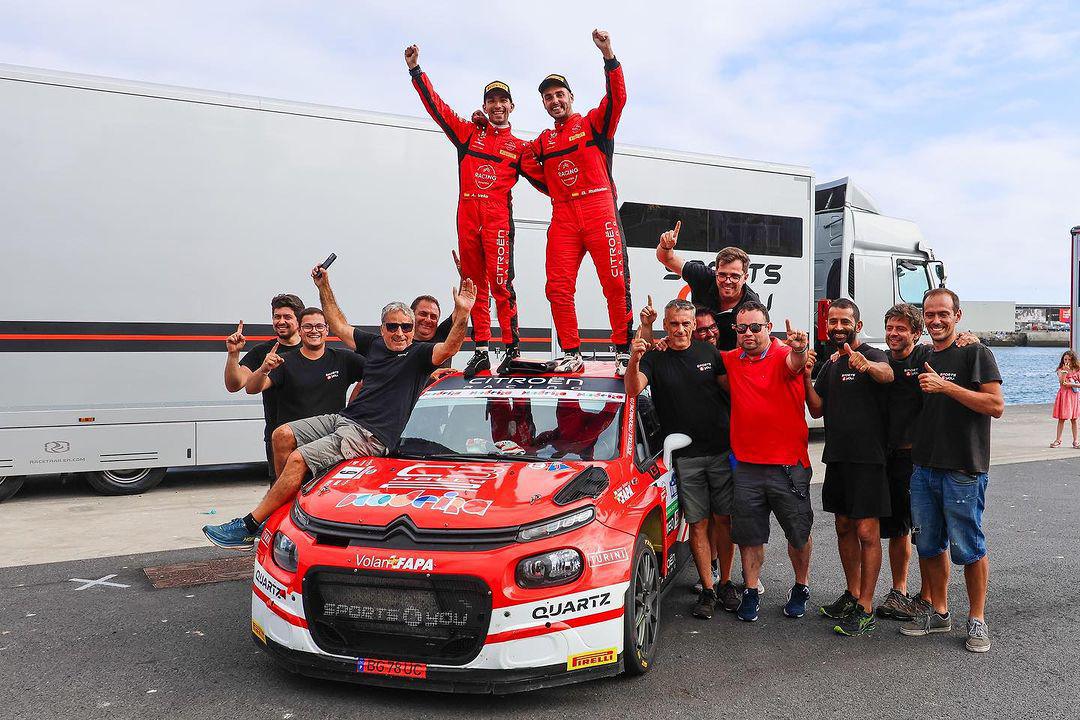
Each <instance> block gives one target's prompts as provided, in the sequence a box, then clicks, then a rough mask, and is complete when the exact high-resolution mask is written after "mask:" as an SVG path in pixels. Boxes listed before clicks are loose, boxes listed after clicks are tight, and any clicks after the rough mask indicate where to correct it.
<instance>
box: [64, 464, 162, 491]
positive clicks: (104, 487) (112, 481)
mask: <svg viewBox="0 0 1080 720" xmlns="http://www.w3.org/2000/svg"><path fill="white" fill-rule="evenodd" d="M82 476H83V479H84V480H86V484H87V485H89V486H90V487H91V489H93V490H94V491H96V492H98V493H101V494H102V495H138V494H140V493H144V492H146V491H147V490H150V489H151V488H154V487H157V484H158V483H159V482H161V480H162V478H164V477H165V468H133V469H131V470H100V471H97V472H88V473H83V474H82Z"/></svg>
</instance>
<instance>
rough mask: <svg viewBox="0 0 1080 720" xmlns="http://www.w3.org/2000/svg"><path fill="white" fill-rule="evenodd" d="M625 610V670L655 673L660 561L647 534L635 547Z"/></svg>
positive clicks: (658, 630)
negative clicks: (653, 666)
mask: <svg viewBox="0 0 1080 720" xmlns="http://www.w3.org/2000/svg"><path fill="white" fill-rule="evenodd" d="M623 608H624V612H623V670H624V671H625V672H626V674H627V675H642V674H644V673H647V672H648V671H649V670H650V669H652V664H653V658H654V657H655V655H656V647H657V644H658V643H659V641H660V561H659V560H657V558H656V551H655V550H654V549H653V546H652V543H651V542H649V539H648V538H647V537H645V535H644V534H642V535H638V538H637V541H636V542H635V543H634V555H633V558H632V560H631V564H630V586H629V587H628V588H627V589H626V602H625V604H624V606H623Z"/></svg>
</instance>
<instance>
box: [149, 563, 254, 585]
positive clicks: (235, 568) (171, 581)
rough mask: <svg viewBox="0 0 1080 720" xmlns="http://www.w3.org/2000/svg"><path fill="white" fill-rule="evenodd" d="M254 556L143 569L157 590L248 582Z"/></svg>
mask: <svg viewBox="0 0 1080 720" xmlns="http://www.w3.org/2000/svg"><path fill="white" fill-rule="evenodd" d="M254 563H255V557H254V555H242V556H240V557H230V558H219V559H217V560H207V561H205V562H190V563H177V564H175V565H158V566H156V567H148V568H143V572H145V573H146V577H147V578H149V579H150V584H151V585H153V586H154V587H155V588H156V589H158V590H163V589H165V588H178V587H191V586H192V585H206V584H208V583H216V582H226V581H229V580H250V579H251V573H252V570H253V568H254Z"/></svg>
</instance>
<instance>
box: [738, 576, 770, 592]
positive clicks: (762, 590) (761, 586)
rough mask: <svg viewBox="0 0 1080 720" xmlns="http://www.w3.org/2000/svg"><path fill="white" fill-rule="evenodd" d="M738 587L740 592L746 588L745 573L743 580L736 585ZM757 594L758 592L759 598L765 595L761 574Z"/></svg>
mask: <svg viewBox="0 0 1080 720" xmlns="http://www.w3.org/2000/svg"><path fill="white" fill-rule="evenodd" d="M736 587H737V588H739V592H742V591H743V590H745V589H746V576H745V575H743V579H742V582H741V583H739V584H738V585H736ZM757 594H758V597H759V598H760V597H764V596H765V586H764V585H762V584H761V577H760V576H759V577H758V581H757Z"/></svg>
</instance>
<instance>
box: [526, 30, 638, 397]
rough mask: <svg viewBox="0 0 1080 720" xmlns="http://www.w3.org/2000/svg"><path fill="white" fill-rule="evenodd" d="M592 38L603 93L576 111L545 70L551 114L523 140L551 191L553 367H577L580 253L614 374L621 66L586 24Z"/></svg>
mask: <svg viewBox="0 0 1080 720" xmlns="http://www.w3.org/2000/svg"><path fill="white" fill-rule="evenodd" d="M592 39H593V42H594V43H595V44H596V47H597V48H599V49H600V52H601V53H603V55H604V75H605V79H606V81H607V83H606V84H607V93H606V94H605V95H604V99H603V100H601V101H600V105H599V106H597V108H596V109H595V110H590V111H589V113H588V114H587V115H585V116H584V117H582V116H581V115H580V114H578V113H575V112H574V109H573V102H574V94H573V93H572V92H571V91H570V84H569V83H568V82H567V80H566V78H565V77H563V76H562V75H548V76H547V77H546V78H544V81H543V82H542V83H540V96H541V99H542V100H543V103H544V109H545V110H547V113H548V115H550V116H551V117H552V118H553V119H554V120H555V128H554V129H550V130H545V131H544V132H542V133H540V136H539V137H538V138H536V139H535V140H533V141H532V142H530V143H529V149H528V152H527V153H526V155H527V156H528V155H529V154H532V155H535V157H536V159H537V160H538V161H539V162H540V163H541V164H543V167H544V178H545V181H546V183H547V188H548V191H549V193H550V194H551V204H552V212H551V225H550V226H549V227H548V242H547V287H546V292H547V298H548V301H549V302H550V303H551V315H552V317H553V318H554V320H555V331H556V333H557V334H558V336H559V346H560V347H561V348H562V350H563V353H564V356H563V358H562V359H561V360H560V361H559V363H558V366H557V367H556V372H575V371H577V370H579V369H581V368H582V367H583V362H582V359H581V338H580V337H579V335H578V323H577V312H576V311H575V309H574V293H575V291H576V289H577V276H578V269H579V268H580V267H581V261H582V259H584V257H585V253H586V252H587V253H589V255H590V256H592V261H593V264H594V265H595V266H596V272H597V275H598V276H599V278H600V286H601V288H602V289H603V291H604V298H605V299H606V300H607V307H608V318H609V320H610V321H611V342H612V343H613V344H614V345H615V352H616V356H615V359H616V363H615V372H616V374H617V375H619V376H620V377H621V376H622V375H623V374H624V373H625V372H626V366H627V364H628V363H629V362H630V330H631V326H632V324H633V313H632V310H631V302H630V267H629V264H628V263H627V258H626V248H625V246H624V245H623V238H622V228H621V225H620V222H619V212H618V209H617V206H616V196H615V183H614V181H613V180H612V177H611V162H612V155H613V153H614V149H615V128H616V126H618V124H619V116H620V115H621V114H622V110H623V106H625V105H626V83H625V82H624V81H623V71H622V67H621V66H620V65H619V61H618V60H616V59H615V54H614V53H613V52H612V50H611V37H610V35H608V33H607V32H605V31H602V30H593V34H592Z"/></svg>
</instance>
